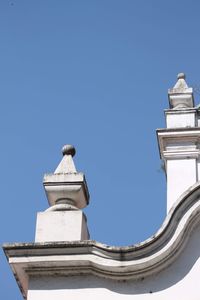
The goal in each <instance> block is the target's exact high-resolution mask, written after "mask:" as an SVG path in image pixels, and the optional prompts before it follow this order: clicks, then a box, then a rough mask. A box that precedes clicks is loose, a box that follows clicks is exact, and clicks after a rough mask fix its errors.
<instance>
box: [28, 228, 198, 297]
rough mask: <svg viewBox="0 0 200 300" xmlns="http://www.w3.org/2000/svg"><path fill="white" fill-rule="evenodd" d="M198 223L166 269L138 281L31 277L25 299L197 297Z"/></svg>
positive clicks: (86, 277)
mask: <svg viewBox="0 0 200 300" xmlns="http://www.w3.org/2000/svg"><path fill="white" fill-rule="evenodd" d="M199 278H200V225H198V227H197V228H196V229H195V231H193V233H192V234H191V236H190V238H189V241H188V244H187V245H186V247H185V249H184V250H183V252H182V253H181V254H180V256H179V258H178V259H177V260H176V261H174V263H173V264H172V265H171V266H169V267H168V268H166V269H165V270H163V271H161V272H160V273H157V274H156V275H154V276H150V277H146V278H142V279H140V280H129V281H116V280H110V279H103V278H98V277H95V276H92V275H90V276H86V275H84V276H71V277H67V276H66V277H64V276H63V277H62V276H51V277H48V276H46V277H44V276H39V277H34V276H33V277H31V278H30V283H29V291H28V298H27V299H28V300H41V299H43V300H66V299H70V300H71V299H72V300H73V299H74V300H83V299H89V300H93V299H96V300H97V299H101V300H102V299H106V300H123V299H124V300H126V299H137V300H146V299H147V300H148V299H151V300H152V299H153V300H169V299H170V300H177V299H181V300H199V299H200V296H199V295H200V284H199Z"/></svg>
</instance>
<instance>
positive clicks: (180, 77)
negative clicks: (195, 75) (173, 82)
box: [177, 73, 186, 79]
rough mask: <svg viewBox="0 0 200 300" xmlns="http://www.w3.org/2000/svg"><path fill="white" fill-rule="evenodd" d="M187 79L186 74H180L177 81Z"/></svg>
mask: <svg viewBox="0 0 200 300" xmlns="http://www.w3.org/2000/svg"><path fill="white" fill-rule="evenodd" d="M185 78H186V76H185V73H178V75H177V79H185Z"/></svg>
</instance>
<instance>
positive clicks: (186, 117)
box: [166, 111, 196, 128]
mask: <svg viewBox="0 0 200 300" xmlns="http://www.w3.org/2000/svg"><path fill="white" fill-rule="evenodd" d="M166 123H167V128H180V127H195V126H196V116H195V111H192V112H190V113H188V112H187V113H184V112H181V111H179V112H177V113H174V112H172V113H166Z"/></svg>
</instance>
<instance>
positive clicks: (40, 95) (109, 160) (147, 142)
mask: <svg viewBox="0 0 200 300" xmlns="http://www.w3.org/2000/svg"><path fill="white" fill-rule="evenodd" d="M199 12H200V2H199V1H198V0H196V1H194V0H192V1H183V0H182V1H180V0H178V1H172V0H168V1H160V0H155V1H150V0H146V1H144V0H135V1H134V0H120V1H119V0H99V1H97V0H90V1H89V0H84V1H83V0H79V1H78V0H77V1H76V0H74V1H72V0H1V1H0V101H1V110H0V137H1V156H0V165H1V170H0V172H1V212H0V213H1V216H0V228H1V230H0V233H1V234H0V241H1V243H3V242H28V241H33V240H34V231H35V220H36V213H37V212H38V211H43V210H45V209H46V208H47V207H48V204H47V200H46V198H45V194H44V191H43V187H42V178H43V174H44V173H45V172H52V171H54V169H55V168H56V166H57V164H58V163H59V161H60V159H61V152H60V149H61V148H62V146H63V145H64V144H66V143H69V144H70V143H71V144H74V145H75V147H76V150H77V154H76V157H75V163H76V166H77V169H78V170H80V171H83V172H85V174H86V178H87V182H88V186H89V190H90V195H91V202H90V205H89V207H88V208H87V209H86V210H85V212H86V214H87V217H88V225H89V229H90V234H91V239H95V240H97V241H100V242H103V243H106V244H112V245H128V244H129V245H130V244H134V243H137V242H140V241H142V240H145V239H146V238H148V237H149V236H150V235H152V234H154V233H155V232H156V231H157V229H158V228H159V227H160V225H161V224H162V222H163V220H164V218H165V213H166V184H165V176H164V174H163V172H162V171H161V162H160V158H159V153H158V147H157V139H156V134H155V129H156V128H161V127H165V122H164V114H163V110H164V108H167V107H168V100H167V89H168V88H170V87H172V86H173V85H174V83H175V82H176V75H177V73H178V72H185V73H186V74H187V82H188V84H189V85H190V86H195V87H196V86H197V87H200V18H199ZM198 98H199V96H198V94H197V95H196V104H198ZM0 269H1V284H0V297H1V299H2V300H11V299H13V300H14V299H15V300H16V299H22V297H21V294H20V292H19V290H18V287H17V285H16V282H15V280H14V278H13V275H12V273H11V271H10V269H9V266H8V264H7V262H6V259H5V257H4V255H3V253H2V252H1V257H0Z"/></svg>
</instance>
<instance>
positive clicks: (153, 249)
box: [3, 182, 200, 298]
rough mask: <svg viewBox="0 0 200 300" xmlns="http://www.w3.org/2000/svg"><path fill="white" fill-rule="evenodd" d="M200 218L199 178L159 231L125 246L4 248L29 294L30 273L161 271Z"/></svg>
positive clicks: (132, 275) (132, 274)
mask: <svg viewBox="0 0 200 300" xmlns="http://www.w3.org/2000/svg"><path fill="white" fill-rule="evenodd" d="M199 222H200V182H198V183H196V184H195V185H193V186H192V187H191V188H189V189H188V190H187V191H186V192H185V193H184V194H183V195H182V196H181V197H180V198H179V199H178V200H177V202H176V203H175V204H174V206H173V207H172V209H171V210H170V211H169V213H168V215H167V217H166V219H165V221H164V223H163V225H162V226H161V228H160V229H159V230H158V232H157V233H156V234H155V235H153V236H152V237H150V238H149V239H147V240H146V241H144V242H142V243H139V244H136V245H132V246H125V247H113V246H107V245H104V244H101V243H98V242H95V241H91V240H89V241H77V242H56V243H55V242H48V243H22V244H20V243H17V244H5V245H4V246H3V249H4V252H5V254H6V256H7V259H8V261H9V263H10V265H11V268H12V270H13V273H14V275H15V277H16V280H17V282H18V285H19V287H20V289H21V291H22V293H23V295H24V297H25V298H26V294H27V289H28V277H29V276H30V275H37V274H40V275H42V274H44V275H55V274H57V275H58V274H60V275H76V274H77V275H81V274H95V275H97V276H103V277H105V278H111V279H117V280H123V279H126V280H128V279H133V280H134V279H138V278H142V277H146V276H149V275H152V274H154V273H157V272H159V271H161V270H162V269H164V268H166V267H167V266H168V265H170V264H171V263H172V261H173V260H175V259H176V258H177V257H178V256H179V254H180V252H181V251H182V250H183V248H184V247H185V245H186V242H187V240H188V237H189V236H190V233H191V231H192V230H193V229H194V227H195V225H196V224H198V223H199Z"/></svg>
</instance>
